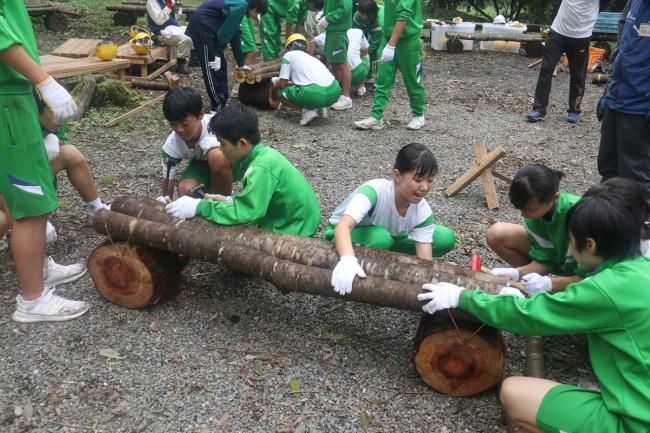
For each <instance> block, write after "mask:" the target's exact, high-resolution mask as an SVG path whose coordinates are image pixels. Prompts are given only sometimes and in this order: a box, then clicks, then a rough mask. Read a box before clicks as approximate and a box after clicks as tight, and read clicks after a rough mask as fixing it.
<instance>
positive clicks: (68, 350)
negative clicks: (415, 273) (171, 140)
mask: <svg viewBox="0 0 650 433" xmlns="http://www.w3.org/2000/svg"><path fill="white" fill-rule="evenodd" d="M36 28H37V31H38V38H39V44H40V47H41V50H42V52H43V53H45V52H49V51H51V49H52V48H53V47H55V46H56V45H58V43H60V42H61V41H62V40H63V38H64V37H72V36H77V37H80V36H81V35H83V36H84V37H89V36H92V35H97V33H96V32H97V31H99V30H96V29H95V27H94V26H93V24H92V22H89V23H85V24H84V23H81V24H80V25H79V26H78V27H77V28H76V29H74V30H72V31H71V32H69V33H68V34H66V35H65V36H64V37H62V36H61V35H55V34H52V33H51V32H48V31H46V30H44V29H43V28H42V25H40V24H36ZM110 29H111V30H110V31H113V32H115V35H116V37H121V38H122V39H123V38H124V36H120V35H119V34H118V32H120V31H121V30H120V29H115V28H112V27H111V28H110ZM100 37H101V35H100ZM530 61H531V60H530V59H527V58H525V57H522V56H518V55H507V54H498V53H486V52H480V51H474V52H471V53H463V54H461V55H455V56H451V55H447V54H445V53H435V52H433V51H431V50H427V57H426V60H425V73H426V77H425V84H426V89H427V109H426V117H427V125H426V126H425V127H424V128H423V129H422V130H420V131H415V132H414V131H408V130H406V129H405V125H406V123H407V122H408V120H409V108H408V100H407V98H406V95H405V92H404V88H403V86H402V84H401V81H400V82H399V83H398V85H397V86H396V88H395V91H394V93H393V97H392V100H391V104H390V106H389V108H388V109H387V111H386V115H385V118H386V120H387V121H388V123H389V126H388V127H387V128H386V129H385V130H384V131H371V132H364V131H358V130H355V129H353V127H352V122H353V121H354V120H357V119H361V118H363V117H366V116H367V115H369V112H370V106H371V98H372V93H371V92H370V94H368V95H366V96H365V97H363V98H357V99H355V100H354V107H353V108H352V109H351V110H348V111H346V112H342V113H337V112H331V114H330V118H329V119H327V120H318V121H315V122H314V123H313V125H310V126H308V127H300V126H299V125H298V120H299V115H298V114H297V113H293V112H288V111H281V112H260V113H259V115H260V122H261V128H262V137H263V141H264V142H265V143H266V144H268V145H271V146H273V147H275V148H277V149H278V150H279V151H281V152H282V153H283V154H284V155H286V156H287V158H289V160H291V161H292V162H293V163H294V164H295V165H296V166H297V167H298V168H299V169H300V170H302V172H303V173H304V174H305V176H306V177H307V179H308V180H309V181H310V182H311V183H312V185H313V186H314V189H315V191H316V193H317V195H318V198H319V200H320V203H321V212H322V225H321V229H322V227H324V225H325V224H326V220H327V218H328V217H329V215H330V214H331V212H332V210H333V209H334V208H335V207H336V205H337V204H338V203H339V202H340V201H341V200H342V199H343V198H344V197H345V196H346V194H348V193H349V192H350V191H351V190H352V189H354V188H355V187H357V186H358V185H359V184H361V183H363V182H364V181H367V180H369V179H373V178H377V177H385V176H387V175H388V174H389V172H390V169H391V167H392V163H393V161H394V157H395V155H396V153H397V150H398V149H399V148H400V147H401V146H402V145H404V144H406V143H409V142H414V141H419V142H423V143H425V144H426V145H427V146H429V147H430V149H431V150H432V151H433V152H434V154H435V155H436V157H437V159H438V161H439V164H440V175H439V176H438V178H437V181H436V186H435V188H434V190H433V191H432V192H431V193H430V194H429V196H428V197H427V199H428V200H429V202H430V204H431V206H432V208H433V210H434V214H435V216H436V219H437V221H438V222H439V223H442V224H445V225H447V226H449V227H451V228H452V229H453V230H454V231H455V232H456V234H457V237H458V244H457V247H456V249H455V250H454V251H452V252H451V253H450V254H449V255H448V256H446V257H445V258H444V260H445V261H449V262H454V263H457V264H459V265H462V266H465V265H467V264H468V263H469V256H470V255H471V254H474V253H477V254H480V255H481V257H482V258H483V262H484V264H486V265H487V266H499V265H502V264H501V263H500V262H499V260H497V259H496V257H495V256H494V254H492V253H491V252H490V251H489V250H488V249H487V246H486V244H485V238H484V236H485V232H486V230H487V228H488V227H489V225H490V224H492V223H493V222H495V221H510V222H517V221H518V220H519V216H518V213H517V212H516V210H515V209H513V208H512V207H511V206H510V205H509V202H508V197H507V184H505V183H503V182H501V181H497V191H498V194H499V200H500V203H501V207H500V208H499V209H498V210H493V211H490V210H488V209H487V208H486V206H485V199H484V197H483V193H482V188H481V186H480V182H478V181H476V182H474V183H472V184H471V185H470V186H469V187H467V188H466V189H465V190H464V191H463V192H462V193H460V194H459V195H458V196H456V197H453V198H447V197H445V196H444V193H443V191H444V189H445V188H446V187H447V186H448V185H449V184H450V183H451V182H452V181H453V180H455V179H456V178H457V177H458V176H460V175H461V174H462V173H463V172H464V171H465V170H467V169H468V168H469V167H470V166H471V165H472V160H473V153H472V145H473V144H474V143H476V142H477V141H483V142H485V143H486V145H487V146H488V148H489V149H492V148H494V147H496V146H503V148H504V149H505V150H506V152H507V155H506V157H505V158H503V160H502V161H501V162H500V163H499V164H498V165H497V169H498V170H499V171H501V172H502V173H504V174H508V175H511V174H512V173H513V172H514V170H516V169H517V168H518V167H519V166H520V165H522V164H524V163H528V162H542V163H545V164H548V165H550V166H552V167H554V168H557V169H560V170H562V171H564V173H565V174H566V179H565V181H563V184H562V189H563V190H565V191H570V192H574V193H582V192H584V191H585V190H586V189H587V188H588V187H589V186H590V185H592V184H594V183H596V182H597V181H598V175H597V171H596V160H595V157H596V153H597V148H598V140H599V124H598V122H597V120H596V118H595V112H594V110H595V104H596V101H597V99H598V97H599V96H600V93H601V92H602V89H601V88H598V87H595V86H593V85H591V84H588V85H587V91H586V95H585V98H584V102H583V109H584V111H583V120H582V122H581V123H579V124H577V125H570V124H568V123H566V122H565V121H564V116H565V108H566V100H567V95H568V74H566V73H564V74H560V76H559V77H558V78H557V79H555V82H554V88H553V94H552V104H551V106H550V107H549V114H548V116H547V120H546V121H545V122H542V123H539V124H535V125H531V124H527V123H526V122H525V121H524V115H525V113H526V112H527V111H528V110H529V109H530V106H531V102H532V93H533V91H534V86H535V82H536V78H537V70H536V69H532V70H531V69H529V68H528V67H527V64H528V63H529V62H530ZM184 83H185V85H191V86H195V87H196V88H197V89H199V90H200V91H201V92H203V94H204V95H205V92H204V89H203V85H202V81H201V74H200V70H199V69H198V68H193V72H192V75H191V77H190V79H186V80H185V81H184ZM155 95H157V94H156V93H150V94H148V96H149V97H150V96H155ZM205 100H206V101H207V98H206V99H205ZM207 105H208V104H207V102H206V106H207ZM122 111H124V110H123V109H120V108H106V109H102V110H100V111H91V112H90V113H89V114H88V115H87V116H86V117H85V118H84V119H83V120H82V121H81V122H80V123H77V124H73V125H71V133H70V138H71V143H73V144H75V145H77V146H78V147H79V149H81V151H82V152H83V153H84V154H85V155H86V157H87V159H88V161H89V162H90V164H91V166H92V169H93V172H94V175H95V179H96V181H97V185H98V188H99V192H100V195H101V197H102V199H104V200H105V201H108V202H110V201H111V199H112V198H114V197H117V196H119V195H122V194H131V195H147V196H157V195H158V193H159V191H158V180H159V178H160V171H161V169H160V162H159V152H160V146H161V143H162V141H163V140H164V138H165V137H166V135H167V134H168V133H169V128H168V126H167V125H166V123H165V122H164V119H163V117H162V113H161V110H160V107H156V108H154V109H151V110H148V111H147V112H145V113H144V114H143V115H142V116H137V117H135V118H133V119H131V120H129V121H126V122H124V123H121V124H119V125H118V126H116V127H114V128H111V129H107V128H104V127H103V126H101V125H102V124H103V123H105V122H106V121H107V120H109V119H111V118H113V117H115V116H117V115H118V114H120V113H121V112H122ZM59 185H60V189H59V204H60V207H59V209H58V210H57V211H56V212H55V213H54V214H53V216H52V222H53V223H54V225H55V226H56V228H57V230H58V233H59V240H58V242H56V243H55V244H54V245H52V246H50V248H49V254H51V255H52V256H53V257H54V258H55V259H56V260H57V261H58V262H60V263H71V262H76V261H85V260H86V259H87V257H88V255H89V254H90V251H91V250H92V249H93V248H94V247H95V246H97V245H98V244H99V243H100V242H101V241H102V240H103V238H102V236H100V235H98V234H96V233H95V232H94V231H93V230H92V229H91V228H90V227H88V226H87V224H86V217H85V212H84V209H83V206H82V205H83V203H82V202H81V200H80V199H79V198H78V196H77V195H76V193H75V192H74V191H73V190H72V189H71V188H70V186H69V184H68V183H67V180H65V178H64V176H59ZM0 281H2V287H1V289H0V347H2V351H1V352H0V365H1V366H2V372H3V374H2V375H1V376H0V431H7V432H25V431H35V432H36V431H38V432H80V431H84V432H87V431H91V432H193V433H207V432H222V431H232V432H267V433H270V432H276V433H277V432H296V433H297V432H356V431H368V432H396V431H400V432H436V433H438V432H450V433H452V432H453V433H455V432H477V433H478V432H502V431H505V425H504V417H503V413H502V410H501V407H500V405H499V401H498V395H497V394H496V392H495V391H490V392H486V393H484V394H482V395H479V396H475V397H470V398H450V397H447V396H445V395H441V394H438V393H436V392H435V391H433V390H431V389H430V388H429V387H427V386H426V385H425V384H424V383H423V382H422V381H421V380H420V379H419V377H418V375H417V373H416V371H415V369H414V367H413V362H412V359H413V353H414V347H413V341H412V339H413V336H414V334H415V329H416V328H417V324H418V321H419V318H420V316H419V315H418V314H415V313H411V312H403V311H397V310H393V309H387V308H377V307H373V306H368V305H361V304H355V303H346V302H342V301H339V300H333V299H325V298H316V297H312V296H308V295H299V294H295V295H282V294H280V293H279V292H277V291H276V290H274V289H273V287H271V286H269V285H268V284H266V283H264V282H261V281H258V280H256V279H255V278H249V277H247V276H244V275H240V274H236V273H233V272H231V271H229V270H228V269H224V268H220V267H218V266H214V265H211V264H206V263H202V262H198V261H192V262H191V263H190V265H189V266H188V267H187V268H186V270H185V271H184V274H183V280H182V286H183V291H182V292H181V294H180V295H179V296H178V297H177V298H175V299H174V300H172V301H170V302H166V303H163V304H161V305H157V306H155V307H153V308H148V309H143V310H127V309H123V308H120V307H118V306H115V305H112V304H109V303H107V302H106V301H104V299H103V298H102V297H101V296H100V295H99V293H98V292H97V290H96V289H95V288H94V286H93V284H92V281H91V279H90V277H89V276H84V277H83V278H82V279H81V280H79V281H78V282H76V283H73V284H67V285H63V286H61V287H60V288H58V291H59V292H60V293H61V294H62V295H65V296H69V297H72V298H79V299H87V300H89V301H90V302H91V303H92V305H93V306H92V309H91V311H90V312H89V313H88V314H87V315H85V316H84V317H82V318H80V319H78V320H74V321H71V322H65V323H61V324H36V325H20V324H17V323H14V322H13V321H11V318H10V317H11V313H12V312H13V309H14V297H15V296H16V294H17V291H18V285H17V282H16V278H15V270H14V268H13V264H12V260H11V256H10V254H9V253H8V252H4V253H1V254H0ZM506 341H507V357H508V362H507V369H506V370H507V371H506V374H507V375H515V374H523V371H524V362H525V359H524V356H523V339H522V338H521V337H519V336H515V335H510V334H506ZM103 349H112V351H106V350H103ZM545 363H546V370H545V374H546V377H547V378H549V379H552V380H557V381H560V382H565V383H572V384H577V385H582V386H593V384H594V383H595V379H594V377H593V373H592V371H591V368H590V366H589V362H588V355H587V353H586V340H585V339H584V338H583V337H555V338H546V339H545ZM290 382H291V383H292V385H293V386H294V390H295V386H296V383H298V384H299V386H300V389H301V392H300V393H294V392H292V389H291V388H290V385H289V383H290Z"/></svg>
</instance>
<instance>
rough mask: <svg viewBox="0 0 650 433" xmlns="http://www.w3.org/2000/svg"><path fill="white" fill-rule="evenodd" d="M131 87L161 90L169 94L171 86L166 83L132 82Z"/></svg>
mask: <svg viewBox="0 0 650 433" xmlns="http://www.w3.org/2000/svg"><path fill="white" fill-rule="evenodd" d="M131 87H133V88H136V89H147V90H160V91H164V92H167V91H169V90H171V86H170V85H169V83H167V82H166V81H164V82H163V81H146V80H131Z"/></svg>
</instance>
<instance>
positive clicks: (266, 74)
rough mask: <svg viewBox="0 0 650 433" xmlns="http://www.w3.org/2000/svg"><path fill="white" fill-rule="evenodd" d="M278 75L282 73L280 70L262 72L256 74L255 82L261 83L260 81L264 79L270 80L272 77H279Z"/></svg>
mask: <svg viewBox="0 0 650 433" xmlns="http://www.w3.org/2000/svg"><path fill="white" fill-rule="evenodd" d="M278 75H280V71H279V70H277V71H269V72H264V73H262V74H257V75H255V82H256V83H260V82H262V81H264V80H270V79H271V78H273V77H277V76H278Z"/></svg>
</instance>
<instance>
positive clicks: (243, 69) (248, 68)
mask: <svg viewBox="0 0 650 433" xmlns="http://www.w3.org/2000/svg"><path fill="white" fill-rule="evenodd" d="M235 69H239V70H240V71H250V70H251V67H250V66H248V65H242V66H237V67H236V68H235Z"/></svg>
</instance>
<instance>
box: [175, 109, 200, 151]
mask: <svg viewBox="0 0 650 433" xmlns="http://www.w3.org/2000/svg"><path fill="white" fill-rule="evenodd" d="M202 119H203V112H201V114H199V115H198V116H194V115H192V114H189V115H187V116H186V117H185V118H184V119H183V120H179V121H177V122H169V126H171V128H172V129H173V130H174V132H175V133H176V134H178V135H179V137H181V138H182V139H183V141H185V142H186V143H192V142H195V141H196V140H198V139H199V137H200V136H201V132H202V129H201V128H202V125H201V120H202Z"/></svg>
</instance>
